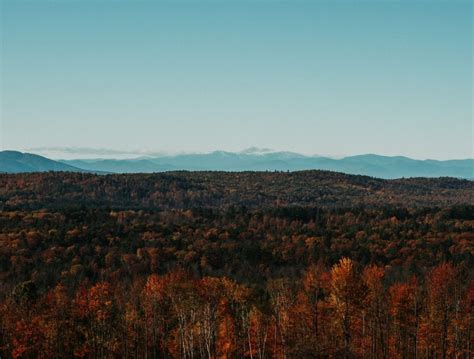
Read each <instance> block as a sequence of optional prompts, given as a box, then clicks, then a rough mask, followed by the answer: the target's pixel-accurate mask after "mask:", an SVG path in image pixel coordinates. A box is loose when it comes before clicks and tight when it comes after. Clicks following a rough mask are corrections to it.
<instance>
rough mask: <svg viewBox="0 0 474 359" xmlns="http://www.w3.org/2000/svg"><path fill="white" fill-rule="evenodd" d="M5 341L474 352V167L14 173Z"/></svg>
mask: <svg viewBox="0 0 474 359" xmlns="http://www.w3.org/2000/svg"><path fill="white" fill-rule="evenodd" d="M0 209H1V212H0V315H1V317H0V356H1V357H5V358H10V357H15V358H35V357H44V358H49V357H60V358H69V357H87V358H115V357H130V358H132V357H133V358H137V357H140V358H142V357H143V358H145V357H146V358H204V357H206V358H241V357H246V358H339V357H346V358H353V357H356V358H366V357H367V358H392V357H393V358H415V357H416V358H447V357H453V358H454V357H457V358H469V357H472V355H473V346H474V342H473V341H474V319H473V317H472V306H473V301H474V282H473V268H474V230H473V229H474V182H472V181H466V180H458V179H452V178H440V179H422V178H419V179H400V180H380V179H375V178H370V177H363V176H349V175H344V174H340V173H333V172H323V171H305V172H295V173H281V172H263V173H262V172H244V173H224V172H198V173H191V172H174V173H165V174H153V175H148V174H146V175H145V174H141V175H107V176H99V175H91V174H77V173H42V174H22V175H0Z"/></svg>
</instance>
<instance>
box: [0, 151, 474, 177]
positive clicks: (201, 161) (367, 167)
mask: <svg viewBox="0 0 474 359" xmlns="http://www.w3.org/2000/svg"><path fill="white" fill-rule="evenodd" d="M311 169H320V170H330V171H337V172H344V173H348V174H359V175H367V176H372V177H379V178H387V179H390V178H401V177H458V178H468V179H474V159H464V160H447V161H437V160H415V159H411V158H408V157H402V156H396V157H388V156H380V155H375V154H367V155H358V156H350V157H345V158H342V159H334V158H329V157H320V156H307V155H302V154H298V153H294V152H273V151H270V150H264V151H262V150H257V149H255V150H254V149H249V150H246V151H242V152H238V153H235V152H226V151H215V152H211V153H199V154H177V155H156V156H149V157H148V156H143V157H139V158H133V159H103V158H98V159H73V160H57V161H54V160H51V159H48V158H45V157H42V156H38V155H34V154H29V153H21V152H17V151H3V152H0V172H7V173H19V172H45V171H68V172H98V173H153V172H164V171H178V170H187V171H300V170H311Z"/></svg>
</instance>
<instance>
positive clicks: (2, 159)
mask: <svg viewBox="0 0 474 359" xmlns="http://www.w3.org/2000/svg"><path fill="white" fill-rule="evenodd" d="M48 171H67V172H83V171H82V170H81V169H79V168H76V167H74V166H71V165H68V164H65V163H61V162H58V161H53V160H50V159H48V158H46V157H42V156H38V155H34V154H31V153H22V152H18V151H0V172H7V173H20V172H48Z"/></svg>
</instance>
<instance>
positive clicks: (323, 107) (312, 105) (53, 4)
mask: <svg viewBox="0 0 474 359" xmlns="http://www.w3.org/2000/svg"><path fill="white" fill-rule="evenodd" d="M0 1H1V2H2V3H1V16H2V17H1V35H2V36H1V39H2V46H1V71H2V78H1V84H0V85H1V124H0V125H1V127H0V131H1V136H0V149H1V148H3V149H28V148H35V147H58V146H59V147H63V146H65V147H90V148H107V149H115V150H141V151H144V150H150V151H166V152H179V151H186V152H192V151H198V152H204V151H212V150H217V149H219V150H230V151H238V150H242V149H244V148H247V147H250V146H258V147H266V148H272V149H277V150H290V151H296V152H301V153H306V154H326V155H352V154H361V153H378V154H385V155H406V156H410V157H413V158H435V159H451V158H472V157H473V146H474V145H473V112H472V111H473V109H472V105H473V93H472V86H473V76H472V72H473V53H472V47H473V28H472V22H473V9H472V4H471V2H470V1H446V2H440V1H363V2H362V1H332V2H324V1H265V0H262V1H254V0H246V1H224V0H220V1H219V0H216V1H199V0H193V1H167V2H163V1H136V0H133V1H132V0H129V1H126V0H103V1H98V0H95V1H94V0H93V1H81V0H56V1H41V0H30V1H21V0H0Z"/></svg>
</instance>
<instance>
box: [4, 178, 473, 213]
mask: <svg viewBox="0 0 474 359" xmlns="http://www.w3.org/2000/svg"><path fill="white" fill-rule="evenodd" d="M70 204H74V205H87V206H107V207H118V208H155V209H186V208H196V207H206V208H217V209H220V208H229V207H232V206H237V207H239V206H245V207H249V208H268V207H284V206H303V207H328V208H330V207H339V208H344V207H358V206H372V207H376V206H400V207H434V206H437V207H446V206H450V205H456V204H474V182H473V181H469V180H459V179H453V178H439V179H429V178H415V179H398V180H382V179H376V178H371V177H366V176H354V175H346V174H342V173H336V172H328V171H302V172H289V173H286V172H167V173H158V174H128V175H105V176H104V175H93V174H81V173H32V174H17V175H14V174H12V175H6V174H4V175H0V206H4V207H17V206H19V207H23V206H25V207H27V208H42V207H52V206H65V205H70ZM0 208H1V207H0Z"/></svg>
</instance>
